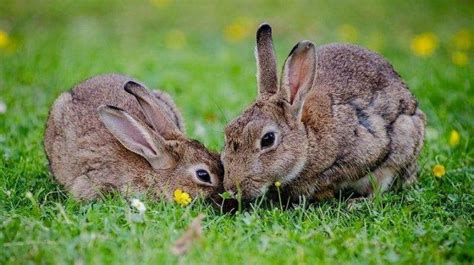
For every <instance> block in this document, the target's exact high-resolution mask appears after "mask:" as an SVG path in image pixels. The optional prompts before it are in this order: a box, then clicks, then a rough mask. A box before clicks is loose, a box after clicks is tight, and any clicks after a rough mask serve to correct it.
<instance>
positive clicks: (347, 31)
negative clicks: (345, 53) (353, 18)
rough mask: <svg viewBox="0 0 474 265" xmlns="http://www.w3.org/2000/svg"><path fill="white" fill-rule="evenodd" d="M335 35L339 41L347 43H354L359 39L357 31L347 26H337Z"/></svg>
mask: <svg viewBox="0 0 474 265" xmlns="http://www.w3.org/2000/svg"><path fill="white" fill-rule="evenodd" d="M337 33H338V35H339V38H340V39H342V40H343V41H347V42H356V41H357V38H358V37H359V31H358V30H357V28H356V27H354V26H352V25H349V24H344V25H341V26H339V27H338V28H337Z"/></svg>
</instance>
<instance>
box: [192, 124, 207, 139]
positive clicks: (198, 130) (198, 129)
mask: <svg viewBox="0 0 474 265" xmlns="http://www.w3.org/2000/svg"><path fill="white" fill-rule="evenodd" d="M194 134H196V135H197V136H199V137H204V136H206V127H204V125H202V123H200V122H196V123H195V129H194Z"/></svg>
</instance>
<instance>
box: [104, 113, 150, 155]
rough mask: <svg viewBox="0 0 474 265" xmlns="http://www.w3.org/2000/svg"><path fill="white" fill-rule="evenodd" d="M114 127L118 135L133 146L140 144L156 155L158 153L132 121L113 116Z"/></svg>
mask: <svg viewBox="0 0 474 265" xmlns="http://www.w3.org/2000/svg"><path fill="white" fill-rule="evenodd" d="M111 117H112V118H111V121H112V126H113V127H114V130H115V131H116V132H117V133H116V135H117V136H118V137H121V138H122V139H123V140H125V141H128V142H130V143H132V144H138V145H141V146H142V147H145V148H147V149H149V151H150V152H152V153H153V154H155V155H156V152H155V151H154V150H153V148H152V147H151V146H150V144H149V143H148V141H147V140H146V138H145V136H144V135H143V133H142V132H141V131H140V129H139V128H137V127H136V126H135V125H134V124H133V123H132V122H131V121H129V120H128V119H126V118H119V117H116V116H111Z"/></svg>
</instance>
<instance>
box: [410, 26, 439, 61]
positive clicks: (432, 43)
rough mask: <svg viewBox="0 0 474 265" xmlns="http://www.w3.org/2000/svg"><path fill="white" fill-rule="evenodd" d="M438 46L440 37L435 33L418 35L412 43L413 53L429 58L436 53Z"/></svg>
mask: <svg viewBox="0 0 474 265" xmlns="http://www.w3.org/2000/svg"><path fill="white" fill-rule="evenodd" d="M437 46H438V37H436V35H435V34H434V33H431V32H426V33H423V34H420V35H417V36H415V37H414V38H413V40H412V41H411V50H412V52H413V53H414V54H415V55H417V56H420V57H428V56H430V55H432V54H433V53H434V51H435V50H436V47H437Z"/></svg>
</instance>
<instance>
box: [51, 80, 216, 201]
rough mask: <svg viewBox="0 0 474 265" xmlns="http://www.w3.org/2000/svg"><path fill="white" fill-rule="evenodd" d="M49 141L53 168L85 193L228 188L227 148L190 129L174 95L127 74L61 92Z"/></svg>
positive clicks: (162, 193) (164, 193) (166, 193)
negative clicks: (193, 136)
mask: <svg viewBox="0 0 474 265" xmlns="http://www.w3.org/2000/svg"><path fill="white" fill-rule="evenodd" d="M127 92H128V93H127ZM44 146H45V150H46V154H47V156H48V159H49V162H50V168H51V171H52V173H53V175H54V176H55V177H56V179H57V181H58V182H59V183H61V184H63V185H64V186H65V187H66V189H67V190H69V191H70V192H71V193H72V194H73V196H74V197H76V198H78V199H85V200H88V199H94V198H97V197H98V195H99V194H101V193H103V192H106V191H110V190H118V191H121V192H122V193H124V194H129V193H133V192H144V191H148V192H151V193H152V194H153V195H155V196H156V197H165V198H168V199H171V198H172V194H173V191H174V190H175V189H181V190H183V191H185V192H187V193H189V194H190V195H191V197H193V198H194V197H195V196H198V195H203V196H204V197H209V196H210V195H214V194H217V192H219V191H220V190H221V189H222V177H223V173H224V172H223V169H222V165H221V163H220V159H219V155H218V154H215V153H211V152H209V151H208V150H207V149H206V148H205V147H204V146H203V145H202V144H200V143H198V142H196V141H193V140H189V139H187V138H186V137H185V135H184V134H183V121H182V118H181V114H180V113H179V111H178V110H177V108H176V106H175V104H174V102H173V101H172V99H171V98H170V97H169V96H168V95H167V94H165V93H164V92H159V91H154V92H150V91H148V90H147V89H145V88H144V87H143V86H142V85H140V84H138V83H137V82H135V81H133V80H131V79H130V78H128V77H125V76H121V75H116V74H110V75H102V76H97V77H93V78H91V79H89V80H86V81H84V82H83V83H81V84H79V85H78V86H76V87H75V88H73V89H72V90H71V91H69V92H64V93H63V94H61V95H60V96H59V98H58V99H57V100H56V101H55V103H54V105H53V107H52V109H51V111H50V115H49V118H48V122H47V125H46V132H45V139H44Z"/></svg>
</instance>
